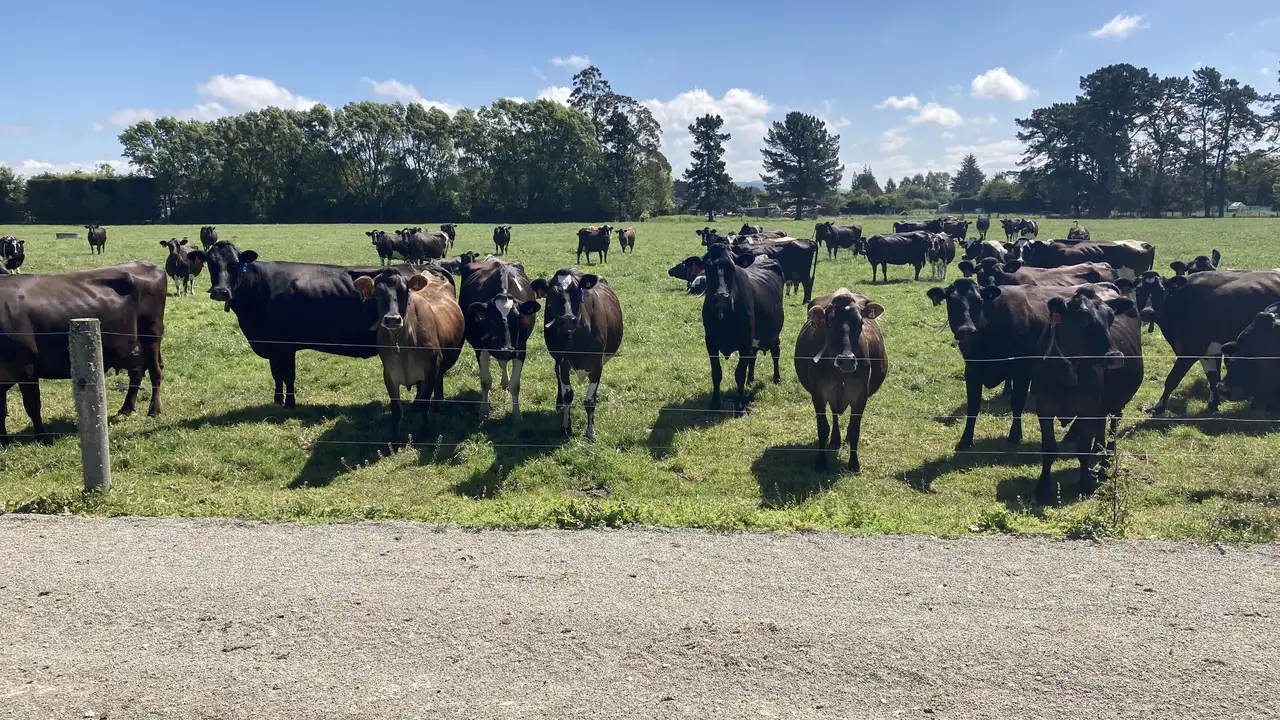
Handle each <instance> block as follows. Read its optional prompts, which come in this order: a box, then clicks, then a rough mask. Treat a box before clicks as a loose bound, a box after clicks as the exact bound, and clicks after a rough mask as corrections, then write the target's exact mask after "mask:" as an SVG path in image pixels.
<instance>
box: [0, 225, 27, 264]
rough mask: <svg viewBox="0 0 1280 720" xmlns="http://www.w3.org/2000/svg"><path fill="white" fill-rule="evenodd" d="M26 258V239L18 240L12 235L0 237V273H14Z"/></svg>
mask: <svg viewBox="0 0 1280 720" xmlns="http://www.w3.org/2000/svg"><path fill="white" fill-rule="evenodd" d="M26 259H27V241H26V240H19V239H18V238H16V237H14V236H12V235H5V236H4V237H0V274H6V273H15V274H16V273H17V272H18V268H20V267H22V263H23V262H25V261H26Z"/></svg>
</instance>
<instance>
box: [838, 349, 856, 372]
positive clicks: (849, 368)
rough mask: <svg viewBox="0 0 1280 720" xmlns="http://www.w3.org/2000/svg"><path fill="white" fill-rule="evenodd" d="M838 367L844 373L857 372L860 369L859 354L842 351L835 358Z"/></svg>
mask: <svg viewBox="0 0 1280 720" xmlns="http://www.w3.org/2000/svg"><path fill="white" fill-rule="evenodd" d="M835 364H836V369H837V370H839V371H840V372H842V373H845V374H848V373H855V372H857V371H858V356H857V355H854V354H853V353H840V354H839V355H837V356H836V360H835Z"/></svg>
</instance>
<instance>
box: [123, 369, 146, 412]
mask: <svg viewBox="0 0 1280 720" xmlns="http://www.w3.org/2000/svg"><path fill="white" fill-rule="evenodd" d="M144 372H145V371H144V370H143V369H142V368H130V370H129V391H128V392H126V393H125V394H124V405H121V406H120V413H119V414H120V415H132V414H133V411H134V410H136V409H137V405H138V391H139V390H140V389H142V375H143V373H144Z"/></svg>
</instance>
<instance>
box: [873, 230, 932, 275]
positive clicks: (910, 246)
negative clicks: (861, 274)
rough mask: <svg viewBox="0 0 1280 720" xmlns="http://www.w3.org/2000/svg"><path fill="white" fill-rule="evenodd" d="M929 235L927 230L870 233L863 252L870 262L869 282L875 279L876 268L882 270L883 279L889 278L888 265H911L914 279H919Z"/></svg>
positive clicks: (929, 239)
mask: <svg viewBox="0 0 1280 720" xmlns="http://www.w3.org/2000/svg"><path fill="white" fill-rule="evenodd" d="M930 241H931V236H930V235H929V233H927V232H919V231H917V232H910V233H895V234H892V235H872V236H871V237H870V238H867V242H866V243H865V249H864V250H863V252H864V254H866V256H867V262H869V263H871V282H875V281H876V268H877V267H879V268H881V270H882V271H883V272H882V273H881V274H882V275H884V278H883V280H884V281H885V282H888V280H889V266H890V265H912V266H914V267H915V269H916V280H919V279H920V270H921V269H922V268H924V264H925V261H926V260H927V259H928V257H929V244H930Z"/></svg>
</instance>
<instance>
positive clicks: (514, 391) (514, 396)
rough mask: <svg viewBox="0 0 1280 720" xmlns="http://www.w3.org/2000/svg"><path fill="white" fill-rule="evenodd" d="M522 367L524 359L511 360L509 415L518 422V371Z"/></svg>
mask: <svg viewBox="0 0 1280 720" xmlns="http://www.w3.org/2000/svg"><path fill="white" fill-rule="evenodd" d="M523 369H524V360H521V359H520V358H518V357H517V358H516V359H515V360H513V361H512V362H511V385H510V390H511V417H512V419H514V420H515V421H516V422H520V419H521V418H520V371H521V370H523Z"/></svg>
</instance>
